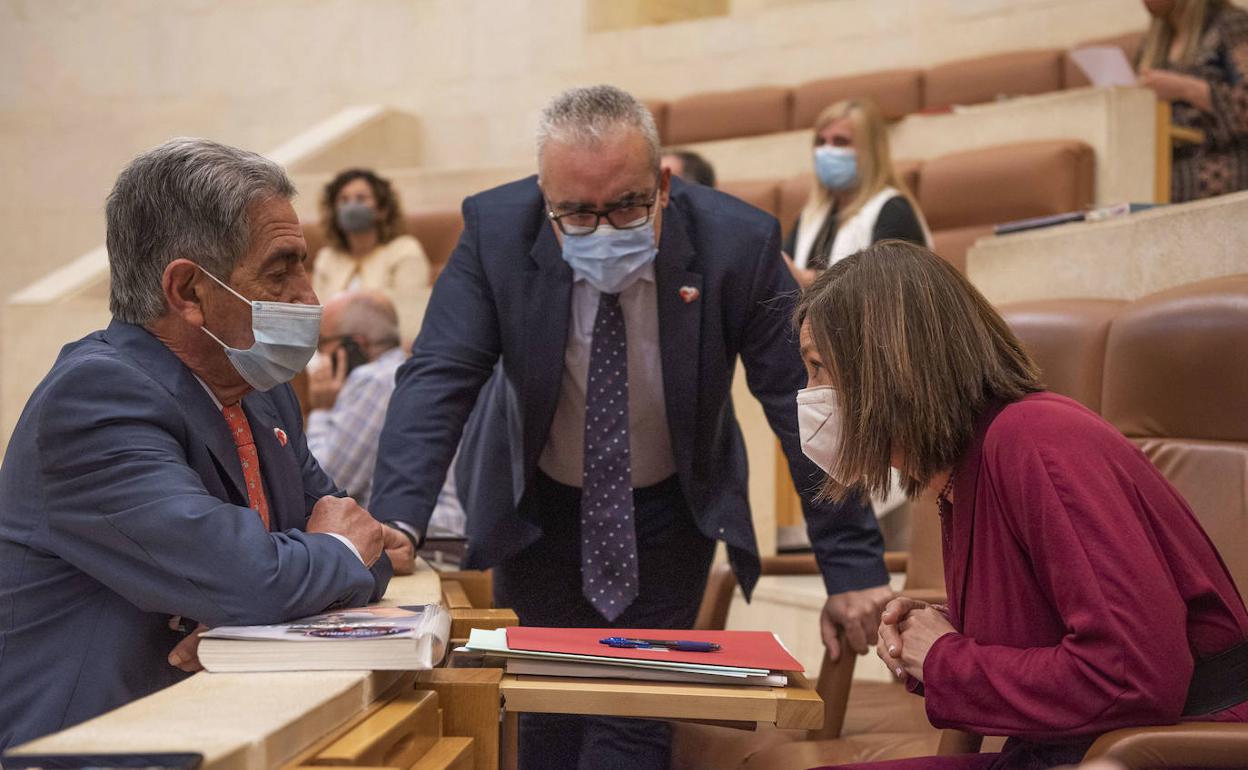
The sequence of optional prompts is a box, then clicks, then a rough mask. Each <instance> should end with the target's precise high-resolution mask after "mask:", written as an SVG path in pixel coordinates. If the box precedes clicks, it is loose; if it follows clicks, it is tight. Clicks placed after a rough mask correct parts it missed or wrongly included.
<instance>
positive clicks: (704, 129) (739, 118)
mask: <svg viewBox="0 0 1248 770" xmlns="http://www.w3.org/2000/svg"><path fill="white" fill-rule="evenodd" d="M792 103H793V91H792V89H789V88H783V87H780V86H762V87H759V88H745V89H741V90H738V91H718V92H715V93H708V94H696V95H694V96H686V97H683V98H681V99H676V100H674V101H672V102H670V103H669V104H668V107H667V139H666V143H667V144H670V145H679V144H690V143H692V142H708V141H711V140H713V139H731V138H734V137H738V136H755V135H757V134H772V133H776V132H777V131H787V130H789V113H790V108H791V105H792Z"/></svg>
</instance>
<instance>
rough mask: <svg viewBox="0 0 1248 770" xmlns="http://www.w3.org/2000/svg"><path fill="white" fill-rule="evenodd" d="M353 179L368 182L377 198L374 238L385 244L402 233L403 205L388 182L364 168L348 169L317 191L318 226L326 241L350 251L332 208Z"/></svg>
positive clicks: (341, 249) (340, 248) (336, 247)
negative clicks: (322, 228) (321, 229)
mask: <svg viewBox="0 0 1248 770" xmlns="http://www.w3.org/2000/svg"><path fill="white" fill-rule="evenodd" d="M357 179H363V180H364V181H365V182H368V186H369V187H370V188H372V190H373V198H375V199H376V200H377V240H378V241H379V242H381V243H389V242H390V241H392V240H394V239H395V238H397V237H398V236H400V235H402V234H403V231H404V229H405V228H404V226H403V206H402V205H401V204H400V203H399V195H398V193H396V192H395V191H394V187H393V186H392V185H391V184H390V181H389V180H388V179H385V178H384V177H380V176H378V175H377V174H376V173H374V172H372V171H370V170H368V169H366V168H349V169H347V170H346V171H342V172H339V174H338V176H336V177H334V178H333V179H331V180H330V182H329V184H327V185H325V191H324V192H323V193H321V226H322V227H324V228H325V237H326V238H328V239H329V242H330V244H332V245H333V247H334V248H335V249H338V250H339V251H350V247H349V246H348V245H347V234H346V233H344V232H343V231H342V228H341V227H339V226H338V218H337V217H336V216H334V209H335V207H336V206H337V203H338V193H340V192H342V188H344V187H346V186H347V185H349V184H351V183H352V182H354V181H355V180H357Z"/></svg>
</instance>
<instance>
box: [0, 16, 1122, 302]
mask: <svg viewBox="0 0 1248 770" xmlns="http://www.w3.org/2000/svg"><path fill="white" fill-rule="evenodd" d="M591 5H592V4H591V3H590V2H588V0H541V1H540V2H539V0H368V2H360V1H357V0H264V2H254V1H251V2H249V1H244V0H73V1H71V0H0V169H2V170H3V177H4V181H5V184H4V193H3V194H2V195H0V232H4V233H5V234H6V236H7V243H6V248H5V249H4V250H3V251H2V252H0V253H2V254H3V255H4V256H3V257H0V267H2V268H3V270H4V275H5V280H4V282H3V286H4V287H5V288H4V289H0V292H3V293H4V294H7V293H10V292H12V291H14V290H16V289H18V288H20V287H21V286H23V285H25V284H27V283H29V282H30V281H32V280H34V279H35V278H37V277H38V276H40V275H42V274H43V273H45V272H47V271H48V270H50V269H52V268H54V267H56V266H58V265H61V264H64V263H65V262H67V261H68V260H70V259H72V258H73V257H75V256H77V255H79V254H81V253H82V252H84V251H86V250H87V249H89V248H92V247H93V246H95V245H97V244H99V243H100V242H102V240H103V219H102V207H103V198H104V195H105V194H106V192H107V190H108V188H109V185H110V184H111V182H112V179H113V177H114V176H115V174H116V172H117V170H118V168H119V167H120V166H121V165H122V164H124V163H125V161H126V160H127V159H128V158H129V157H131V156H132V155H133V154H134V153H136V152H138V151H140V150H142V149H144V148H146V147H149V146H151V145H153V144H155V143H157V142H159V141H161V140H163V139H165V138H167V137H169V136H172V135H178V134H196V135H204V136H210V137H213V138H216V139H220V140H223V141H227V142H232V143H236V144H240V145H243V146H247V147H250V148H253V149H258V150H261V151H265V150H268V149H271V148H274V147H277V146H279V145H280V144H281V143H282V142H284V141H285V140H286V139H288V138H289V137H291V136H292V135H294V134H296V133H298V132H299V131H301V130H302V129H304V128H306V127H307V126H308V125H310V124H312V123H314V122H316V121H319V120H322V119H324V118H326V117H327V116H329V115H331V114H333V113H334V112H336V111H337V110H339V109H341V108H343V107H346V106H349V105H353V104H366V103H380V104H388V105H393V106H396V107H400V108H403V109H406V110H409V111H411V112H413V113H415V114H416V115H418V116H419V131H420V132H421V136H420V138H419V139H420V142H419V146H420V148H421V152H422V154H423V161H424V163H425V164H427V165H430V166H438V167H466V166H477V165H483V164H484V165H512V164H515V163H527V162H528V160H529V157H530V152H531V150H530V148H531V134H532V128H533V125H534V123H535V120H536V114H537V111H538V109H539V108H540V106H541V104H542V103H543V101H544V100H546V99H548V98H549V97H550V96H551V94H553V93H554V92H555V91H557V90H558V89H560V88H563V87H566V86H569V85H573V84H578V83H585V82H591V81H603V80H606V81H611V82H614V83H617V84H619V85H621V86H624V87H626V88H629V89H631V90H633V91H635V92H636V93H638V94H639V95H644V96H651V97H665V98H666V97H675V96H680V95H683V94H687V93H693V92H697V91H704V90H709V89H721V88H735V87H741V86H747V85H755V84H761V83H796V82H800V81H802V80H806V79H811V78H815V77H823V76H828V75H834V74H841V73H847V72H852V71H863V70H873V69H881V68H886V67H897V66H908V65H922V64H928V63H932V62H936V61H942V60H946V59H951V58H956V57H961V56H972V55H976V54H980V53H985V52H993V51H999V50H1006V49H1013V48H1024V47H1037V46H1049V45H1066V44H1069V43H1071V42H1074V41H1077V40H1081V39H1085V38H1088V37H1094V36H1099V35H1105V34H1112V33H1117V32H1121V31H1124V30H1127V29H1132V28H1136V27H1139V26H1141V25H1142V24H1143V21H1144V13H1143V11H1142V9H1141V7H1140V3H1139V2H1138V0H804V1H803V0H732V1H731V2H730V4H729V8H730V11H729V13H728V15H726V16H719V17H715V18H711V19H708V20H703V21H691V22H681V23H672V24H665V25H661V26H649V27H640V28H635V29H626V30H619V31H612V32H601V33H588V32H586V31H585V30H587V29H588V27H589V19H588V13H589V11H588V9H589V8H590V6H591Z"/></svg>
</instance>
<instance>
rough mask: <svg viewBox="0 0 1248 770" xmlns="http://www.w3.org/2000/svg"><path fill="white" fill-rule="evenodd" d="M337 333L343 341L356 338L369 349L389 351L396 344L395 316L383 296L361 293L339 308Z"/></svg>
mask: <svg viewBox="0 0 1248 770" xmlns="http://www.w3.org/2000/svg"><path fill="white" fill-rule="evenodd" d="M337 331H338V334H339V335H341V336H344V337H345V336H355V335H359V336H361V337H363V338H364V339H366V340H368V342H369V344H371V345H379V346H384V347H386V348H393V347H396V346H397V345H398V344H399V315H398V312H397V311H395V309H394V305H393V303H391V302H390V300H388V299H386V297H385V295H381V296H378V295H377V294H376V293H373V292H367V291H362V292H359V293H358V294H357V295H355V296H352V297H351V301H350V303H349V304H348V305H347V306H346V307H345V308H343V310H342V317H341V318H340V319H339V320H338V330H337Z"/></svg>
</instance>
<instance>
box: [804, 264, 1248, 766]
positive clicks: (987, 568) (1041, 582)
mask: <svg viewBox="0 0 1248 770" xmlns="http://www.w3.org/2000/svg"><path fill="white" fill-rule="evenodd" d="M797 320H798V323H799V325H800V327H801V340H802V351H803V358H804V360H805V361H806V365H807V370H808V375H809V378H810V386H811V387H810V388H808V389H807V390H805V391H803V392H802V393H801V394H800V395H799V399H798V403H799V407H798V408H799V422H800V424H801V426H802V430H801V436H802V442H803V448H804V449H805V450H806V452H807V454H808V455H810V456H811V459H812V460H814V461H815V462H816V463H818V464H819V465H820V466H821V467H823V468H824V470H825V471H827V472H828V473H829V478H828V479H827V481H826V483H825V487H824V490H823V492H824V493H825V494H826V495H829V496H832V497H841V496H844V495H846V494H850V493H854V492H858V491H874V490H878V489H881V488H883V486H884V485H886V484H887V481H888V471H889V467H890V466H894V467H897V468H898V469H899V470H900V471H901V472H902V475H903V476H904V477H905V478H906V479H907V480H908V482H907V483H908V489H907V491H908V493H909V494H911V495H912V496H914V495H917V494H918V493H919V492H921V491H923V490H924V489H931V490H934V491H937V490H938V491H939V499H940V511H941V530H942V537H943V553H944V564H945V585H946V588H947V590H948V597H949V599H948V601H949V604H948V606H947V607H944V606H935V605H926V604H924V603H922V602H917V601H913V600H909V599H905V598H898V599H895V600H893V602H892V603H890V605H889V606H888V608H887V609H886V610H885V613H884V624H883V625H882V626H881V630H880V643H879V647H878V648H877V652H878V653H879V655H880V657H881V658H883V659H884V661H885V662H886V663H887V664H888V665H889V667H890V668H891V669H892V670H893V671H894V673H895V674H896V675H898V676H899V677H900V678H902V679H904V680H905V681H906V683H907V685H908V686H909V687H910V689H911V690H913V691H915V692H916V693H918V694H921V695H923V696H924V697H925V698H926V707H927V714H928V718H929V719H930V720H931V722H932V724H933V725H935V726H936V727H941V728H956V729H961V730H967V731H971V732H976V733H981V734H989V735H1006V736H1010V739H1009V741H1008V742H1007V744H1006V746H1005V748H1004V750H1003V752H1002V753H1000V754H980V755H963V756H956V757H955V756H950V757H932V758H926V759H914V760H901V761H896V762H887V763H879V764H876V765H872V767H875V768H883V767H888V768H1033V767H1034V768H1044V767H1050V766H1052V765H1055V764H1061V763H1063V762H1074V761H1078V760H1079V759H1080V758H1081V757H1082V756H1083V752H1084V751H1085V750H1086V749H1087V747H1088V746H1089V745H1090V744H1091V742H1092V741H1093V740H1094V739H1095V738H1096V737H1097V736H1098V735H1100V734H1101V733H1104V732H1107V731H1109V730H1114V729H1117V728H1121V727H1130V726H1138V725H1150V724H1169V723H1174V722H1178V721H1180V720H1185V719H1197V718H1198V719H1200V720H1202V721H1208V720H1226V721H1239V722H1243V721H1248V681H1245V680H1246V679H1248V677H1245V676H1244V674H1243V672H1244V671H1248V668H1245V666H1248V645H1245V640H1246V639H1248V612H1246V611H1245V608H1244V602H1243V600H1242V598H1241V597H1240V595H1239V593H1238V591H1237V590H1236V588H1235V585H1234V583H1233V582H1232V579H1231V577H1230V574H1229V573H1228V571H1227V569H1226V567H1225V565H1224V564H1223V562H1222V560H1221V558H1220V557H1219V555H1218V552H1217V550H1216V549H1215V548H1214V546H1213V543H1212V542H1210V540H1209V538H1208V536H1207V535H1206V534H1205V532H1204V531H1203V530H1202V529H1201V526H1200V524H1199V523H1198V522H1197V520H1196V518H1195V516H1194V515H1193V514H1192V511H1191V509H1190V508H1189V507H1188V505H1187V503H1185V502H1184V500H1183V498H1182V497H1180V495H1179V494H1178V493H1177V492H1176V491H1175V490H1174V488H1173V487H1171V486H1170V484H1169V483H1168V482H1167V481H1166V480H1165V478H1164V477H1163V476H1162V475H1161V474H1160V473H1159V472H1158V471H1157V470H1156V469H1155V468H1154V467H1153V466H1152V465H1151V464H1150V463H1149V461H1148V459H1147V458H1146V457H1145V456H1144V455H1143V454H1142V453H1141V452H1140V450H1139V449H1138V448H1136V447H1135V445H1133V444H1132V443H1130V442H1129V441H1128V440H1127V439H1126V438H1125V437H1123V436H1122V434H1121V433H1119V432H1118V431H1117V430H1116V429H1115V428H1114V427H1113V426H1111V425H1110V424H1109V423H1107V422H1105V421H1104V420H1103V419H1101V418H1100V417H1099V416H1098V415H1096V414H1095V413H1093V412H1091V411H1089V410H1088V409H1086V408H1084V407H1083V406H1081V405H1079V404H1078V403H1076V402H1074V401H1072V400H1070V399H1067V398H1064V397H1062V396H1058V395H1056V394H1052V393H1047V392H1044V391H1043V390H1041V385H1040V382H1039V378H1038V372H1037V369H1036V367H1035V365H1034V364H1033V363H1032V362H1031V360H1030V359H1029V358H1028V357H1027V354H1026V353H1025V352H1024V351H1023V349H1022V347H1021V345H1020V344H1019V342H1018V340H1017V339H1016V338H1015V337H1014V336H1013V334H1012V333H1011V332H1010V330H1009V328H1008V327H1007V326H1006V324H1005V322H1004V321H1003V320H1002V319H1001V317H1000V316H999V315H997V313H996V312H995V311H994V310H993V309H992V308H991V306H990V305H989V304H988V303H987V301H986V300H985V299H984V298H983V297H982V296H981V295H980V294H979V292H978V291H976V290H975V289H974V287H972V286H971V285H970V283H969V282H967V280H966V279H965V278H964V277H963V276H962V275H961V274H959V273H958V272H957V271H956V270H955V269H954V268H952V267H950V266H949V265H948V264H947V263H946V262H944V261H943V260H941V259H940V258H938V257H936V256H935V255H934V254H932V253H931V252H930V251H928V250H926V249H924V248H922V247H918V246H914V245H911V244H908V243H902V242H900V241H885V242H881V243H878V244H876V245H874V246H872V247H871V248H869V249H867V250H866V251H863V252H860V253H859V254H857V255H854V256H852V257H849V258H847V259H845V260H842V261H841V262H838V263H836V264H835V265H833V266H832V267H830V268H829V269H828V270H827V271H826V272H824V273H823V274H821V276H820V277H819V279H818V280H817V281H816V282H815V283H814V285H813V286H812V287H811V288H810V290H809V291H808V292H807V293H806V295H805V296H804V297H803V298H802V301H801V303H800V305H799V308H798V312H797ZM835 479H840V480H842V481H843V482H845V483H843V484H842V483H838V482H837V481H835ZM1214 656H1219V657H1218V658H1215V657H1214ZM1237 666H1238V668H1237ZM1236 671H1238V672H1239V673H1238V674H1236V673H1235V672H1236Z"/></svg>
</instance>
